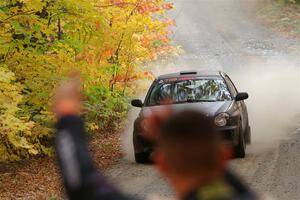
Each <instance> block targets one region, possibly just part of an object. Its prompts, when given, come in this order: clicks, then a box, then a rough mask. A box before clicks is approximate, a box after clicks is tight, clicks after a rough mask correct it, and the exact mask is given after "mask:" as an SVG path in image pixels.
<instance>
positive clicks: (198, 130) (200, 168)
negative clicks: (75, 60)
mask: <svg viewBox="0 0 300 200" xmlns="http://www.w3.org/2000/svg"><path fill="white" fill-rule="evenodd" d="M79 88H80V84H79V81H78V80H73V81H70V82H67V83H65V84H63V85H62V86H61V87H60V88H58V90H57V91H56V94H55V97H54V103H53V110H54V112H55V114H56V117H57V120H58V121H57V125H56V128H57V137H56V153H57V157H58V163H59V166H60V169H61V173H62V176H63V180H64V184H65V187H66V191H67V194H68V196H69V198H70V199H71V200H77V199H78V200H83V199H86V200H96V199H109V200H126V199H131V198H130V197H128V196H126V195H124V194H122V193H121V192H120V191H119V190H118V189H116V188H115V187H114V186H113V185H112V184H110V183H109V181H108V180H107V179H106V177H104V176H103V175H102V173H101V172H100V171H97V170H96V168H95V167H94V166H93V162H92V159H91V157H90V153H89V150H88V147H87V142H86V137H85V129H84V122H83V120H82V119H81V118H80V116H79V115H80V110H81V101H80V98H81V95H80V89H79ZM144 125H145V128H146V130H147V131H146V136H147V137H148V139H151V140H153V142H155V143H156V144H157V148H156V150H155V152H154V153H153V155H152V157H153V161H154V163H155V165H156V167H157V168H158V169H159V171H160V172H161V173H162V174H163V175H164V176H165V177H166V178H167V179H168V180H169V182H170V184H171V185H172V186H173V188H174V190H175V192H176V194H177V197H178V198H179V199H183V200H227V199H228V200H229V199H230V200H231V199H234V200H252V199H257V197H256V195H255V194H254V193H253V192H252V191H251V190H250V189H249V188H248V187H247V186H245V185H244V184H243V183H242V182H241V181H240V180H239V179H238V178H237V177H236V176H235V175H233V174H232V173H231V172H230V171H229V170H228V169H227V164H228V161H229V159H230V157H231V147H230V145H229V144H226V143H225V142H224V141H223V140H222V139H221V138H220V137H219V134H218V132H217V131H216V129H215V126H214V123H213V121H212V119H211V118H209V117H207V116H204V115H203V114H201V113H199V112H195V111H188V110H186V111H181V112H178V113H172V111H171V110H170V109H167V110H164V111H162V110H160V112H154V113H153V114H152V115H151V117H149V118H147V120H146V121H145V122H144Z"/></svg>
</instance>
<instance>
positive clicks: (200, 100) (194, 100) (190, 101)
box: [186, 99, 216, 103]
mask: <svg viewBox="0 0 300 200" xmlns="http://www.w3.org/2000/svg"><path fill="white" fill-rule="evenodd" d="M186 102H188V103H195V102H216V101H215V100H203V99H188V100H187V101H186Z"/></svg>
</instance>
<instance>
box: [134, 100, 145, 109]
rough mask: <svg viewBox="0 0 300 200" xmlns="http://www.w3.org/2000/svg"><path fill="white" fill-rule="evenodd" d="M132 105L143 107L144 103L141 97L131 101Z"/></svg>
mask: <svg viewBox="0 0 300 200" xmlns="http://www.w3.org/2000/svg"><path fill="white" fill-rule="evenodd" d="M131 105H132V106H134V107H138V108H141V107H143V105H144V104H143V102H142V101H141V100H140V99H134V100H132V101H131Z"/></svg>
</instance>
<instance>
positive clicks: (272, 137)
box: [229, 58, 300, 153]
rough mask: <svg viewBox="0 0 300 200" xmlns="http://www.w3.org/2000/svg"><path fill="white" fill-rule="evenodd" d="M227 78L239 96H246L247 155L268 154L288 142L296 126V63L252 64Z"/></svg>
mask: <svg viewBox="0 0 300 200" xmlns="http://www.w3.org/2000/svg"><path fill="white" fill-rule="evenodd" d="M229 75H231V77H232V79H233V81H234V82H235V84H236V86H237V88H238V90H239V91H240V92H243V91H245V92H248V93H249V99H248V100H246V104H247V107H248V113H249V119H250V126H251V131H252V145H251V146H250V148H249V149H250V150H248V152H249V151H250V152H252V153H259V152H261V151H263V150H269V149H270V148H273V147H276V145H278V142H279V141H281V140H283V139H288V137H289V135H290V134H291V130H292V129H293V128H294V127H295V126H296V125H297V124H298V123H299V119H298V118H297V115H299V112H300V71H299V61H296V62H292V61H289V60H287V59H282V58H277V59H274V58H272V59H267V60H265V61H256V62H253V63H251V64H248V65H246V66H244V67H243V69H242V70H238V71H235V72H232V73H231V74H229Z"/></svg>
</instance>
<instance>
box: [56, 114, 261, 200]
mask: <svg viewBox="0 0 300 200" xmlns="http://www.w3.org/2000/svg"><path fill="white" fill-rule="evenodd" d="M56 154H57V157H58V163H59V166H60V169H61V173H62V177H63V180H64V184H65V187H66V191H67V194H68V196H69V199H71V200H100V199H103V200H127V199H131V198H130V197H128V196H126V195H124V194H122V193H121V192H119V191H118V190H117V189H116V188H115V187H114V186H113V185H112V184H110V183H109V182H108V180H107V179H106V178H105V177H104V176H103V174H102V173H101V172H100V171H97V170H96V169H95V167H94V166H93V164H92V163H93V162H92V159H91V157H90V154H89V150H88V147H87V142H86V138H85V130H84V122H83V120H82V119H81V118H79V117H77V116H67V117H64V118H62V119H60V120H59V122H58V123H57V137H56ZM227 199H228V200H229V199H230V200H252V199H257V198H256V197H255V195H254V194H253V193H252V192H251V191H250V190H249V189H248V188H247V187H246V186H245V185H244V184H242V182H241V181H240V180H239V179H238V178H237V177H236V176H235V175H233V174H232V173H230V172H227V173H226V174H225V176H224V177H222V178H220V179H219V180H216V181H215V182H213V183H211V184H207V185H206V186H203V187H201V188H199V189H196V190H195V191H194V192H192V193H191V194H190V195H189V196H187V198H186V200H227Z"/></svg>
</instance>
